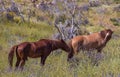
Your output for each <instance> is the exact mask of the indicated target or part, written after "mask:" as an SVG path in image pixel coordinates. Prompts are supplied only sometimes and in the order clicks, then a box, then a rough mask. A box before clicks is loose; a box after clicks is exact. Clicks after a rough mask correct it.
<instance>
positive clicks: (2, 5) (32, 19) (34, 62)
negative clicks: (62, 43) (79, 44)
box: [0, 0, 120, 77]
mask: <svg viewBox="0 0 120 77" xmlns="http://www.w3.org/2000/svg"><path fill="white" fill-rule="evenodd" d="M106 28H110V29H112V30H114V34H113V37H112V39H111V40H110V41H109V42H108V44H107V46H106V47H105V48H104V49H103V52H102V58H101V59H100V60H98V63H99V64H98V65H97V66H96V65H94V61H95V54H96V51H93V52H92V56H91V57H90V58H88V57H87V54H85V53H83V52H82V51H81V52H80V53H79V54H78V55H75V58H77V59H78V61H77V62H76V61H74V62H73V63H68V62H67V55H68V54H67V53H66V52H64V51H62V52H60V51H61V50H60V51H54V52H52V53H51V54H50V56H49V57H48V58H47V60H46V64H45V66H44V67H41V66H40V58H37V59H32V58H29V59H28V61H27V62H26V65H25V68H24V70H23V71H22V72H21V71H14V70H13V71H10V70H9V66H8V52H9V50H10V48H11V47H12V46H13V45H16V44H19V43H21V42H24V41H29V42H34V41H37V40H39V39H42V38H49V39H61V38H63V39H64V40H66V41H69V39H71V38H72V37H74V36H76V35H82V34H90V33H93V32H99V31H100V30H103V29H106ZM15 61H16V59H15V58H14V64H15ZM0 77H120V0H0Z"/></svg>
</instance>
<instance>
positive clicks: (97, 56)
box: [94, 49, 102, 66]
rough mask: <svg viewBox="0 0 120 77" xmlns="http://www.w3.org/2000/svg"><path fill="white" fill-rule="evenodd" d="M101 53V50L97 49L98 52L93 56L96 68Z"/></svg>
mask: <svg viewBox="0 0 120 77" xmlns="http://www.w3.org/2000/svg"><path fill="white" fill-rule="evenodd" d="M101 51H102V49H98V50H97V54H96V56H95V61H94V65H97V66H98V64H99V61H100V60H101V58H102V54H101Z"/></svg>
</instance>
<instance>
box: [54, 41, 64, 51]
mask: <svg viewBox="0 0 120 77" xmlns="http://www.w3.org/2000/svg"><path fill="white" fill-rule="evenodd" d="M61 48H62V47H61V44H60V43H59V42H53V45H52V50H56V49H61Z"/></svg>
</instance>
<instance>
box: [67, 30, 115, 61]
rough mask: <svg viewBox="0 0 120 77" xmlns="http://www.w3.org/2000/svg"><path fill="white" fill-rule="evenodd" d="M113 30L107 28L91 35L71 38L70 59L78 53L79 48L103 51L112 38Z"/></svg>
mask: <svg viewBox="0 0 120 77" xmlns="http://www.w3.org/2000/svg"><path fill="white" fill-rule="evenodd" d="M112 33H113V31H112V30H111V29H105V30H102V31H100V32H98V33H93V34H90V35H81V36H76V37H74V38H73V39H71V41H70V43H69V45H70V50H71V51H70V53H69V54H68V61H69V60H70V58H72V57H73V55H74V54H77V53H78V52H79V50H87V51H90V50H94V49H96V50H97V52H101V50H102V49H103V48H104V47H105V46H106V43H107V42H108V41H109V40H110V39H111V36H112Z"/></svg>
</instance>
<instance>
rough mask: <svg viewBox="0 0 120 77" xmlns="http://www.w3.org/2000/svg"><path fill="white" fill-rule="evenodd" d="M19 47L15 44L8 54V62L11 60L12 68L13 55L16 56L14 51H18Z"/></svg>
mask: <svg viewBox="0 0 120 77" xmlns="http://www.w3.org/2000/svg"><path fill="white" fill-rule="evenodd" d="M17 48H18V46H17V45H16V46H13V47H12V48H11V50H10V52H9V54H8V62H9V65H10V68H12V65H13V64H12V63H13V57H14V52H16V53H17Z"/></svg>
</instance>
